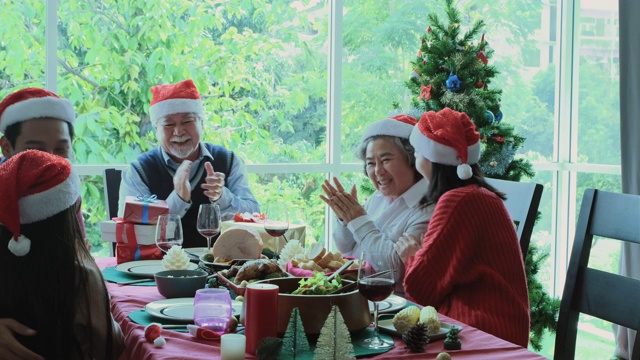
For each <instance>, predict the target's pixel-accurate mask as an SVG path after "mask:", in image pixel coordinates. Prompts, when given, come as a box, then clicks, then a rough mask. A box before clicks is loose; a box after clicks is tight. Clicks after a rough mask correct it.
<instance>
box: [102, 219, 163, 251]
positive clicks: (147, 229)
mask: <svg viewBox="0 0 640 360" xmlns="http://www.w3.org/2000/svg"><path fill="white" fill-rule="evenodd" d="M116 220H117V221H118V222H116V221H114V220H109V221H101V222H100V234H101V235H102V241H104V242H112V243H114V242H118V241H117V237H122V240H123V242H124V243H128V239H127V233H131V231H125V229H124V225H123V226H122V227H119V226H118V223H120V222H123V221H124V220H122V219H117V218H116ZM127 226H129V227H131V229H133V235H134V236H135V238H136V242H137V243H138V244H140V245H155V243H156V241H155V238H156V226H155V225H139V224H133V223H131V224H129V225H127ZM118 227H119V230H120V232H119V233H118V234H117V235H116V230H117V228H118Z"/></svg>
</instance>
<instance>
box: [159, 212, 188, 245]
mask: <svg viewBox="0 0 640 360" xmlns="http://www.w3.org/2000/svg"><path fill="white" fill-rule="evenodd" d="M156 245H158V247H159V248H160V250H162V251H164V252H167V251H169V249H170V248H171V247H172V246H174V245H182V221H181V219H180V216H178V215H171V214H166V215H160V216H158V223H157V224H156Z"/></svg>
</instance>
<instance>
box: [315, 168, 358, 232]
mask: <svg viewBox="0 0 640 360" xmlns="http://www.w3.org/2000/svg"><path fill="white" fill-rule="evenodd" d="M333 182H334V184H335V185H331V182H329V181H328V180H325V181H324V184H322V190H323V191H324V193H325V195H320V198H321V199H322V201H324V202H325V203H327V205H329V207H330V208H331V210H333V212H334V213H335V214H336V216H337V217H338V219H340V220H341V221H342V222H343V223H344V224H345V225H346V224H348V223H349V222H350V221H351V220H353V219H355V218H358V217H360V216H363V215H366V214H367V212H366V211H364V208H363V207H362V205H360V203H359V202H358V192H357V190H356V187H355V185H354V186H352V187H351V192H350V193H348V192H346V191H345V190H344V187H343V186H342V184H340V181H339V180H338V178H336V177H334V178H333Z"/></svg>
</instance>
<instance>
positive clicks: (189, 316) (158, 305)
mask: <svg viewBox="0 0 640 360" xmlns="http://www.w3.org/2000/svg"><path fill="white" fill-rule="evenodd" d="M231 307H232V308H233V316H239V315H240V311H242V301H237V300H231ZM144 311H146V312H147V313H148V314H149V315H152V316H155V317H158V318H161V319H167V320H173V321H184V322H193V298H176V299H165V300H158V301H154V302H151V303H148V304H147V305H145V306H144Z"/></svg>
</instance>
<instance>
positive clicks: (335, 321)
mask: <svg viewBox="0 0 640 360" xmlns="http://www.w3.org/2000/svg"><path fill="white" fill-rule="evenodd" d="M313 358H314V360H338V359H340V360H348V359H355V358H356V357H355V356H354V352H353V344H351V334H349V329H348V328H347V325H346V324H345V323H344V318H343V317H342V314H341V313H340V309H339V308H338V307H337V306H336V305H333V306H332V307H331V311H330V312H329V315H328V316H327V320H325V322H324V326H323V327H322V329H321V330H320V337H319V338H318V343H317V344H316V351H315V353H314V354H313Z"/></svg>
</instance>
